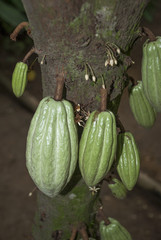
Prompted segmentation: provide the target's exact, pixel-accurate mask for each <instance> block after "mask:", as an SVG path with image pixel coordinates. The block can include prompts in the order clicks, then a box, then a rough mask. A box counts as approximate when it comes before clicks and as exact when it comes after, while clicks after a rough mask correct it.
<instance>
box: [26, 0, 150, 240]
mask: <svg viewBox="0 0 161 240" xmlns="http://www.w3.org/2000/svg"><path fill="white" fill-rule="evenodd" d="M22 2H23V4H24V7H25V10H26V13H27V16H28V19H29V24H30V28H31V35H32V38H33V41H34V46H35V47H36V48H37V49H38V50H39V51H40V54H39V62H41V61H42V59H43V58H44V63H43V64H42V65H41V73H42V88H43V97H45V96H54V93H55V86H56V79H57V78H58V77H59V75H61V74H62V73H63V74H64V76H65V91H64V98H65V99H67V100H69V101H70V102H72V103H73V105H76V104H80V105H81V106H82V107H83V108H84V110H85V111H92V110H94V109H99V108H100V88H101V85H102V79H103V80H104V82H105V85H106V88H107V90H108V93H109V97H108V103H107V108H109V109H110V110H112V111H113V112H114V113H115V114H116V113H117V109H118V106H119V102H120V97H121V95H122V93H123V90H124V88H125V86H127V84H128V77H127V74H126V70H127V68H128V67H129V66H130V65H131V64H132V61H131V59H130V57H129V56H128V55H127V54H128V53H129V50H130V48H131V47H132V45H133V43H134V41H135V40H136V39H137V38H138V37H139V34H140V33H139V24H140V19H141V17H142V14H143V11H144V9H145V7H146V5H147V4H148V2H149V0H136V1H133V0H128V1H127V0H108V1H107V0H54V1H51V0H39V1H36V0H22ZM106 44H107V46H108V47H109V48H108V47H106ZM114 44H115V45H114ZM118 48H119V49H120V50H121V54H119V52H117V49H118ZM109 49H112V52H111V53H112V54H113V57H114V58H112V57H111V59H113V60H117V64H114V65H113V64H111V65H113V66H111V65H109V64H108V65H107V66H106V67H105V62H106V60H107V58H108V57H109V52H108V50H109ZM86 74H88V75H89V80H88V81H86V80H85V75H86ZM92 77H96V82H94V81H92V80H94V78H92ZM78 127H79V126H78ZM81 131H82V128H81V127H79V132H80V134H81ZM73 179H74V180H72V181H71V182H70V184H68V186H67V187H66V189H65V190H64V193H63V194H61V195H59V196H58V197H56V198H53V199H51V198H48V197H46V196H45V195H43V194H42V193H40V192H39V193H38V210H37V214H36V218H35V225H34V231H33V233H34V234H33V235H34V239H35V240H41V239H42V240H50V239H64V240H66V239H69V238H70V235H71V229H72V226H78V225H80V223H85V224H86V225H87V226H88V233H89V235H90V234H93V236H96V232H95V230H94V228H93V224H92V223H93V218H94V215H95V213H96V209H97V208H98V204H97V202H98V194H95V195H93V194H91V192H90V191H89V189H88V187H87V186H86V185H85V184H84V182H83V180H82V179H81V178H80V173H79V171H76V173H75V174H74V176H73ZM73 183H74V185H75V186H72V184H73ZM94 206H95V207H96V208H95V207H94Z"/></svg>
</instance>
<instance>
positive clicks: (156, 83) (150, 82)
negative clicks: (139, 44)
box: [129, 37, 161, 128]
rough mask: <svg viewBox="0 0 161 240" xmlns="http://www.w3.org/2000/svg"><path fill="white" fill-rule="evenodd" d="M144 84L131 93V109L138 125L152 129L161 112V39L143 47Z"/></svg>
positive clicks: (148, 42)
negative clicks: (157, 113)
mask: <svg viewBox="0 0 161 240" xmlns="http://www.w3.org/2000/svg"><path fill="white" fill-rule="evenodd" d="M141 72H142V82H141V81H138V84H137V85H135V86H133V87H131V88H130V91H129V93H130V94H129V102H130V108H131V110H132V113H133V115H134V118H135V119H136V121H137V123H138V124H139V125H141V126H143V127H145V128H150V127H152V126H153V125H154V123H155V120H156V112H161V77H160V76H161V37H156V39H155V40H154V41H150V40H147V41H146V42H145V43H144V45H143V57H142V69H141Z"/></svg>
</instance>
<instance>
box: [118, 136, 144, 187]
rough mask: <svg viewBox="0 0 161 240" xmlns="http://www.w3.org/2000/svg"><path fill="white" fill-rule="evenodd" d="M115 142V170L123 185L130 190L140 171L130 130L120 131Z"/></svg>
mask: <svg viewBox="0 0 161 240" xmlns="http://www.w3.org/2000/svg"><path fill="white" fill-rule="evenodd" d="M117 144H118V145H117V153H116V159H117V172H118V174H119V176H120V178H121V180H122V182H123V184H124V185H125V187H126V188H127V189H128V190H132V189H133V187H134V186H135V184H136V182H137V179H138V176H139V171H140V157H139V151H138V148H137V146H136V143H135V139H134V137H133V135H132V134H131V133H130V132H124V133H120V134H119V135H118V141H117Z"/></svg>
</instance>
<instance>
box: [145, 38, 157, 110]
mask: <svg viewBox="0 0 161 240" xmlns="http://www.w3.org/2000/svg"><path fill="white" fill-rule="evenodd" d="M142 81H143V88H144V92H145V95H146V97H147V98H148V100H149V102H150V104H151V105H152V106H153V107H154V108H155V109H156V111H157V112H161V37H157V40H156V41H153V42H150V41H146V42H145V44H144V46H143V58H142Z"/></svg>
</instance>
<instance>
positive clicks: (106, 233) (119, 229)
mask: <svg viewBox="0 0 161 240" xmlns="http://www.w3.org/2000/svg"><path fill="white" fill-rule="evenodd" d="M108 220H109V221H110V224H109V225H106V224H105V222H104V221H101V222H100V227H99V230H100V236H101V240H132V237H131V235H130V233H129V232H128V231H127V229H126V228H125V227H123V226H122V225H121V224H120V223H119V222H118V221H117V220H116V219H113V218H108Z"/></svg>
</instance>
